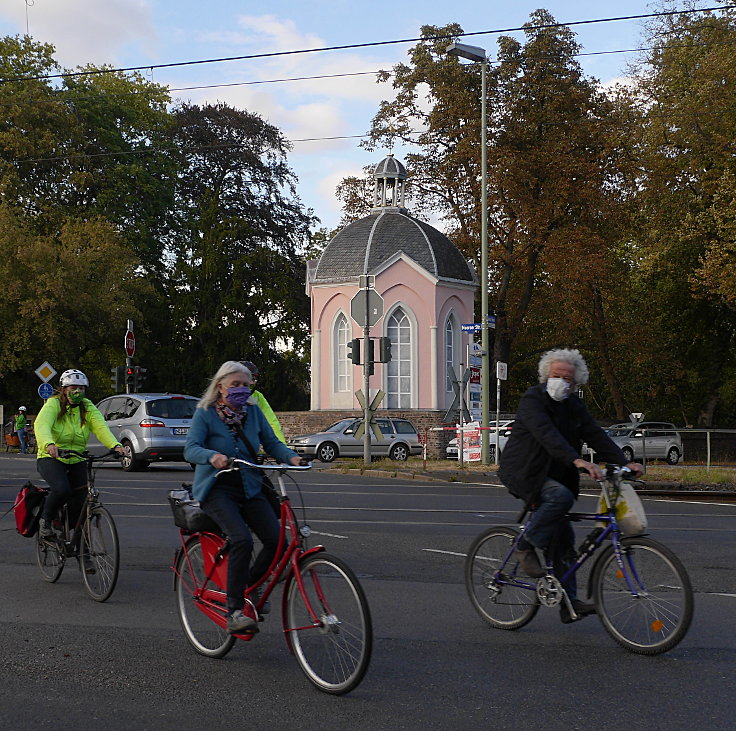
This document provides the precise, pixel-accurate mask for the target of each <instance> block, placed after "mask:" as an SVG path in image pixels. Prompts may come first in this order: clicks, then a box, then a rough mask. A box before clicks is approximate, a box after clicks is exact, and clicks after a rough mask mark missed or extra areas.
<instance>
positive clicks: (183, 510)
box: [169, 482, 222, 535]
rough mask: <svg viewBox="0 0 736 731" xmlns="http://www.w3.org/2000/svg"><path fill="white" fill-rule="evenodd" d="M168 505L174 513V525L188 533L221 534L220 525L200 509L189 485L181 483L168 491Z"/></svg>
mask: <svg viewBox="0 0 736 731" xmlns="http://www.w3.org/2000/svg"><path fill="white" fill-rule="evenodd" d="M169 505H170V506H171V512H172V513H173V514H174V525H176V526H178V527H179V528H181V529H182V530H184V531H187V532H189V533H200V532H203V533H216V534H218V535H221V534H222V531H221V530H220V526H219V525H217V523H216V522H215V521H214V520H213V519H212V518H210V516H209V515H207V513H205V512H204V510H202V508H201V507H200V505H199V500H195V499H194V497H193V495H192V489H191V485H190V484H188V483H186V482H185V483H182V486H181V489H180V490H171V491H170V492H169Z"/></svg>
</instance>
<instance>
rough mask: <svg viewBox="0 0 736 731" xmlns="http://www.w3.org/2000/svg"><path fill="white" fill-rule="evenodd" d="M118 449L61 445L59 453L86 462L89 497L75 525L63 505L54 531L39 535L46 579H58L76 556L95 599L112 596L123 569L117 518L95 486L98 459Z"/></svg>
mask: <svg viewBox="0 0 736 731" xmlns="http://www.w3.org/2000/svg"><path fill="white" fill-rule="evenodd" d="M112 455H115V456H116V457H117V456H118V454H117V452H115V451H114V450H113V451H110V452H108V453H107V454H103V455H101V456H95V455H92V454H89V452H77V451H75V450H73V449H60V450H59V456H60V457H81V458H82V459H84V460H85V462H86V463H87V497H86V499H85V501H84V504H83V506H82V510H81V512H80V513H79V518H78V519H77V522H76V524H75V525H74V526H70V525H69V512H68V509H67V505H66V504H64V505H62V506H61V507H60V508H59V510H58V512H57V514H56V516H54V518H53V519H52V521H51V526H52V529H53V535H52V536H49V537H46V538H41V536H40V535H37V536H36V560H37V561H38V567H39V568H40V569H41V576H42V577H43V579H44V581H48V582H49V583H52V584H53V583H54V582H56V581H58V580H59V577H60V576H61V572H62V571H63V570H64V566H65V565H66V562H67V560H68V559H72V558H74V559H76V560H77V563H78V564H79V567H80V569H81V571H82V579H83V581H84V586H85V589H86V590H87V593H88V594H89V595H90V596H91V597H92V599H94V600H95V601H96V602H104V601H105V600H107V599H109V598H110V596H111V594H112V592H113V590H114V589H115V584H116V582H117V580H118V571H119V569H120V544H119V542H118V532H117V530H116V528H115V521H114V520H113V519H112V515H110V511H109V510H108V509H107V508H106V507H104V506H103V505H102V503H101V501H100V493H99V491H98V490H97V489H95V470H94V467H93V466H94V464H95V463H96V462H103V461H109V460H108V459H107V458H108V457H110V456H112Z"/></svg>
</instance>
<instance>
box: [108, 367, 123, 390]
mask: <svg viewBox="0 0 736 731" xmlns="http://www.w3.org/2000/svg"><path fill="white" fill-rule="evenodd" d="M110 373H112V377H111V378H110V384H111V385H112V387H113V389H115V393H120V392H121V391H122V390H123V388H124V387H125V366H115V367H114V368H110Z"/></svg>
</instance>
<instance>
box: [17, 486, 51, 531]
mask: <svg viewBox="0 0 736 731" xmlns="http://www.w3.org/2000/svg"><path fill="white" fill-rule="evenodd" d="M47 493H48V490H47V489H46V488H43V487H36V486H35V485H34V484H33V483H32V482H26V484H25V485H23V487H21V488H20V490H19V491H18V494H17V495H16V498H15V503H13V513H14V514H15V528H16V530H17V531H18V533H20V534H21V535H22V536H25V537H26V538H32V537H33V536H35V535H36V531H37V530H38V521H39V520H40V519H41V507H42V506H43V502H44V500H45V499H46V494H47Z"/></svg>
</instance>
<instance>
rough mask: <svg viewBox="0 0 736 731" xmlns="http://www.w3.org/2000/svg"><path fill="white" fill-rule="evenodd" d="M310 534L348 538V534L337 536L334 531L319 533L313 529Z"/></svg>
mask: <svg viewBox="0 0 736 731" xmlns="http://www.w3.org/2000/svg"><path fill="white" fill-rule="evenodd" d="M312 535H313V536H327V537H328V538H345V539H347V538H349V536H339V535H337V534H336V533H321V532H320V531H318V530H313V531H312Z"/></svg>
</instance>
